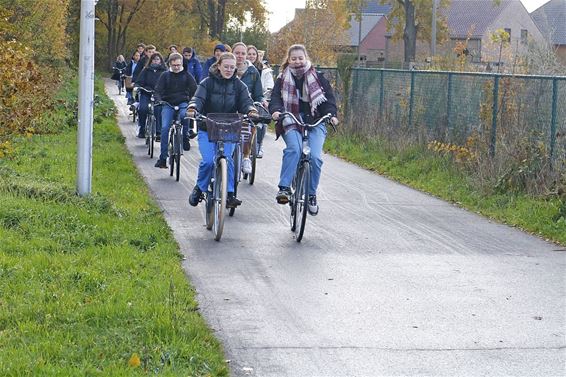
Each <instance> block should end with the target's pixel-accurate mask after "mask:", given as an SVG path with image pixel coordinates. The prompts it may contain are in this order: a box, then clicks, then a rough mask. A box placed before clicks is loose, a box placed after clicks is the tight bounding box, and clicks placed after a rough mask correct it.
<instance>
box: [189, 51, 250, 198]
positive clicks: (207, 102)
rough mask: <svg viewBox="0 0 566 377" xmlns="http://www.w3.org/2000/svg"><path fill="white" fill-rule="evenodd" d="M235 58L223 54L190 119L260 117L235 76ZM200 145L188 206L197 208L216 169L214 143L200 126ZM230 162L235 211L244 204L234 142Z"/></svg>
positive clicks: (200, 91)
mask: <svg viewBox="0 0 566 377" xmlns="http://www.w3.org/2000/svg"><path fill="white" fill-rule="evenodd" d="M235 73H236V57H235V56H234V55H233V54H232V53H229V52H225V53H223V54H222V55H220V57H219V59H218V62H217V63H215V64H213V65H212V67H211V68H210V75H209V76H208V77H207V78H205V79H204V80H202V81H201V82H200V84H199V86H198V89H197V92H196V94H195V96H194V97H193V98H192V99H191V102H190V103H189V110H188V114H189V117H194V116H195V115H196V113H197V112H198V113H202V114H204V115H206V114H208V113H237V112H239V113H241V114H248V115H249V116H250V117H255V116H257V111H256V109H255V107H254V105H253V100H252V99H251V97H250V94H249V92H248V88H247V87H246V85H245V84H244V83H242V82H241V81H240V80H238V79H237V77H236V74H235ZM198 146H199V150H200V154H201V156H202V159H201V162H200V165H199V169H198V176H197V184H196V185H195V187H194V189H193V191H192V193H191V195H190V196H189V204H190V205H191V206H193V207H195V206H197V205H198V203H199V199H200V197H201V195H202V193H203V191H206V190H208V186H209V184H210V179H211V177H212V169H213V168H214V154H215V143H212V142H210V141H209V140H208V133H207V132H206V130H204V129H203V128H202V126H201V127H199V131H198ZM224 151H225V153H226V161H227V163H228V198H227V200H226V205H227V207H228V208H235V207H237V206H239V205H240V204H242V201H241V200H239V199H238V198H236V196H235V195H234V160H233V159H232V152H233V151H234V144H233V143H226V144H224Z"/></svg>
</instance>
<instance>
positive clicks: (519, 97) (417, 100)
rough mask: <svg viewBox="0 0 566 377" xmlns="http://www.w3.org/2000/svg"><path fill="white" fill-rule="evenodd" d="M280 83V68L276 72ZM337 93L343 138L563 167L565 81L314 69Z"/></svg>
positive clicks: (473, 74)
mask: <svg viewBox="0 0 566 377" xmlns="http://www.w3.org/2000/svg"><path fill="white" fill-rule="evenodd" d="M273 68H274V75H275V77H277V74H278V72H279V69H278V68H279V67H278V66H274V67H273ZM317 69H318V70H319V71H321V72H323V73H324V75H325V77H326V78H327V79H329V81H330V82H331V84H332V86H333V87H334V88H335V92H336V98H337V101H338V105H339V108H340V109H341V110H342V114H341V117H342V118H344V119H345V120H346V121H345V122H344V123H343V127H345V128H346V131H347V132H351V133H354V134H358V135H363V136H380V137H386V138H387V139H389V140H392V141H394V140H400V139H403V140H404V141H410V142H418V143H429V142H431V141H438V142H441V143H450V144H455V145H465V144H466V143H470V139H471V138H474V142H475V143H476V144H480V146H479V149H481V150H485V152H486V153H488V154H489V155H490V156H492V157H494V156H495V155H496V154H499V155H502V154H503V155H504V154H513V153H514V152H515V151H517V149H518V148H525V147H527V145H530V146H531V147H532V146H535V147H536V148H538V150H537V153H540V154H541V155H545V156H548V157H549V158H550V159H551V160H552V161H557V160H559V161H561V163H564V160H566V77H563V76H557V77H554V76H527V75H515V76H511V75H503V74H493V73H460V72H442V71H407V70H394V69H371V68H353V69H352V70H351V76H350V77H341V76H340V74H339V71H338V69H337V68H329V67H317Z"/></svg>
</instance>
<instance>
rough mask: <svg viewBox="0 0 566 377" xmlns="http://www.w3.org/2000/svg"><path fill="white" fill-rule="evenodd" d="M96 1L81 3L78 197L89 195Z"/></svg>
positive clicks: (84, 0) (85, 0) (86, 0)
mask: <svg viewBox="0 0 566 377" xmlns="http://www.w3.org/2000/svg"><path fill="white" fill-rule="evenodd" d="M95 5H96V0H81V36H80V49H79V124H78V133H77V143H78V148H77V193H78V194H79V195H80V196H87V195H89V194H90V193H91V186H92V185H91V180H92V122H93V112H94V19H95V13H94V7H95Z"/></svg>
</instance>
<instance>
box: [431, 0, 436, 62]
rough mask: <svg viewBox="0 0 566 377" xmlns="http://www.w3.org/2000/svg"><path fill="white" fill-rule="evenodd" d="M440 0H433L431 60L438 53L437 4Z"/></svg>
mask: <svg viewBox="0 0 566 377" xmlns="http://www.w3.org/2000/svg"><path fill="white" fill-rule="evenodd" d="M437 3H438V0H432V33H431V34H432V35H431V38H430V39H431V40H430V58H431V62H432V59H434V56H435V55H436V8H437V5H438V4H437Z"/></svg>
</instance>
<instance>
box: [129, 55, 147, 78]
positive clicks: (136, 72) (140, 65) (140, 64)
mask: <svg viewBox="0 0 566 377" xmlns="http://www.w3.org/2000/svg"><path fill="white" fill-rule="evenodd" d="M147 59H148V57H147V56H145V54H144V55H143V56H142V57H141V58H140V60H138V65H136V69H134V72H132V81H133V82H136V81H137V79H138V76H139V75H140V73H141V71H142V69H143V68H144V67H145V63H146V62H147Z"/></svg>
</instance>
